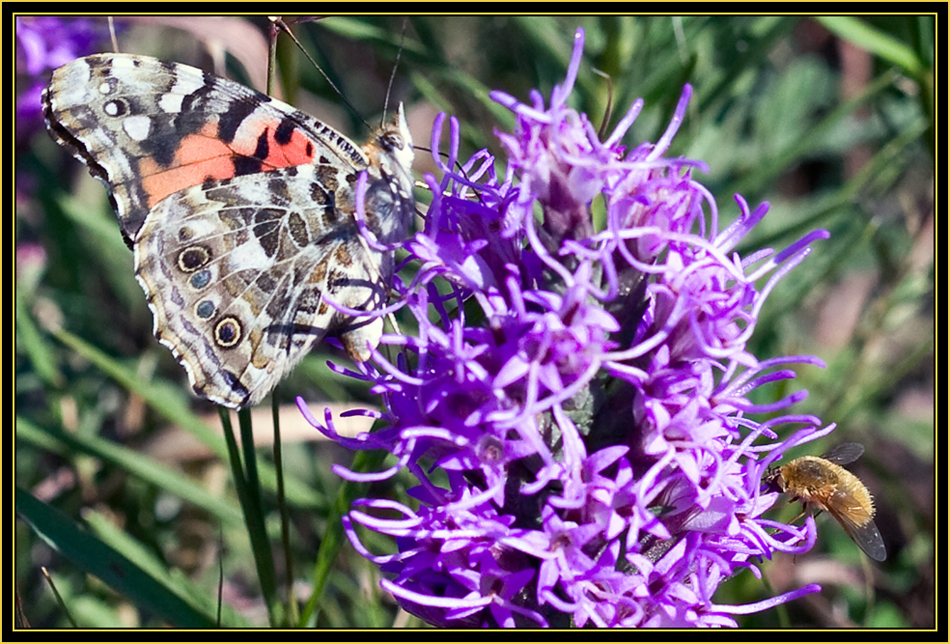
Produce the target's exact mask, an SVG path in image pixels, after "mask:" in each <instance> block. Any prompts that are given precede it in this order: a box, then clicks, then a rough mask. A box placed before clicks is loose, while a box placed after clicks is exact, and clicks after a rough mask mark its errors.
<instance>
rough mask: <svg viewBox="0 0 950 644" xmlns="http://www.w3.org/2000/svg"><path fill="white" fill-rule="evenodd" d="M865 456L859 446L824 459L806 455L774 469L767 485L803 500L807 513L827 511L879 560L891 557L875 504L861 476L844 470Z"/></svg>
mask: <svg viewBox="0 0 950 644" xmlns="http://www.w3.org/2000/svg"><path fill="white" fill-rule="evenodd" d="M863 453H864V447H863V446H862V445H860V444H858V443H844V444H842V445H838V446H837V447H835V448H832V449H831V450H830V451H829V452H828V453H826V454H824V455H823V456H821V457H818V456H802V457H801V458H796V459H794V460H792V461H790V462H788V463H786V464H785V465H782V466H781V467H779V468H775V469H773V470H770V472H769V475H768V477H767V482H769V483H772V484H774V485H777V486H778V489H779V490H781V491H782V492H785V494H787V495H788V496H789V497H790V501H801V502H802V505H803V507H804V509H805V511H808V510H811V509H818V510H819V511H820V510H826V511H827V512H828V513H830V514H831V516H833V517H834V518H835V519H836V520H837V521H838V523H840V524H841V527H843V528H844V529H845V532H847V533H848V536H850V537H851V539H852V540H853V541H854V542H855V543H856V544H858V547H859V548H861V550H863V551H864V553H865V554H866V555H867V556H869V557H870V558H871V559H874V560H875V561H884V559H885V557H886V556H887V553H886V551H885V550H884V541H883V539H881V533H880V532H878V529H877V526H876V525H874V501H873V499H872V498H871V493H870V492H868V489H867V488H866V487H865V486H864V483H862V482H861V479H859V478H858V477H857V476H855V475H854V474H852V473H851V472H849V471H848V470H846V469H844V468H843V467H841V466H842V465H845V464H847V463H852V462H854V461H856V460H857V459H858V458H859V457H860V456H861V454H863Z"/></svg>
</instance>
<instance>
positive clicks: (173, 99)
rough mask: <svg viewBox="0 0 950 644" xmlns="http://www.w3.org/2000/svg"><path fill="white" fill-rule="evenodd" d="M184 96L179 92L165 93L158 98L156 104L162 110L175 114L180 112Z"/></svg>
mask: <svg viewBox="0 0 950 644" xmlns="http://www.w3.org/2000/svg"><path fill="white" fill-rule="evenodd" d="M184 98H185V97H184V96H182V95H181V94H165V95H164V96H162V97H161V98H160V99H158V106H159V107H160V108H161V109H162V111H164V112H169V113H172V114H177V113H179V112H181V103H182V101H183V100H184Z"/></svg>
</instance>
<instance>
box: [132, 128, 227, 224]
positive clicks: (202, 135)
mask: <svg viewBox="0 0 950 644" xmlns="http://www.w3.org/2000/svg"><path fill="white" fill-rule="evenodd" d="M217 129H218V128H217V126H216V125H214V124H212V123H209V124H208V125H206V126H205V127H204V128H202V130H201V132H199V133H198V134H189V135H188V136H186V137H185V138H183V139H182V140H181V144H180V145H179V146H178V150H177V151H176V152H175V160H174V161H173V162H172V164H171V165H170V166H168V168H167V169H165V168H163V167H162V166H159V165H158V164H157V163H155V161H153V160H152V159H149V158H145V159H142V161H141V162H140V163H139V172H141V174H142V188H143V189H144V190H145V193H146V194H147V195H148V205H149V208H151V207H153V206H154V205H155V204H157V203H158V202H159V201H161V200H162V199H164V198H165V197H167V196H168V195H170V194H173V193H175V192H178V191H179V190H184V189H185V188H190V187H191V186H196V185H200V184H201V183H202V182H204V181H205V180H206V179H227V178H229V177H233V176H234V163H233V162H232V161H231V158H232V157H233V156H234V152H233V151H232V150H231V148H229V147H228V146H227V145H225V144H224V143H222V142H221V141H220V140H219V139H218V138H217V137H216V136H215V133H216V132H217Z"/></svg>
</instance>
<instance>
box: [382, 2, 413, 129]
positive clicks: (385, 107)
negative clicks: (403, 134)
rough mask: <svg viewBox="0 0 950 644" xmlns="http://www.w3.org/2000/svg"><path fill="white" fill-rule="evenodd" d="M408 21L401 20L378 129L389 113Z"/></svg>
mask: <svg viewBox="0 0 950 644" xmlns="http://www.w3.org/2000/svg"><path fill="white" fill-rule="evenodd" d="M408 24H409V23H408V20H407V19H406V18H403V19H402V33H401V34H400V35H399V49H398V50H397V51H396V62H395V64H394V65H393V71H392V73H391V74H390V75H389V84H388V85H386V99H385V100H384V101H383V115H382V117H381V118H380V121H379V127H383V125H384V124H385V123H386V112H388V111H389V95H390V93H391V92H392V89H393V83H394V82H395V81H396V70H398V69H399V59H400V58H402V48H403V45H404V44H405V42H406V26H407V25H408Z"/></svg>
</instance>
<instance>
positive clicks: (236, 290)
mask: <svg viewBox="0 0 950 644" xmlns="http://www.w3.org/2000/svg"><path fill="white" fill-rule="evenodd" d="M43 109H44V115H45V117H46V121H47V126H48V128H49V131H50V134H51V135H52V136H53V138H54V139H55V140H56V141H57V142H58V143H59V144H60V145H62V146H64V147H66V148H67V149H68V150H69V151H71V152H72V153H73V155H74V156H75V157H76V158H77V159H79V160H80V161H82V162H83V163H85V164H86V166H87V167H88V169H89V172H90V173H91V174H92V175H93V176H94V177H96V178H97V179H99V180H100V181H102V182H103V183H104V184H105V185H106V187H107V188H108V189H109V192H110V196H111V200H112V203H113V206H114V207H115V210H116V215H117V217H118V219H119V226H120V228H121V230H122V234H123V236H124V237H125V239H126V242H127V243H128V245H129V247H130V248H132V251H133V257H134V265H135V277H136V279H138V281H139V284H140V285H141V286H142V289H143V290H144V291H145V295H146V299H147V301H148V305H149V308H150V309H151V311H152V316H153V320H154V333H155V337H156V338H157V339H158V340H159V342H161V343H162V344H164V345H165V346H167V347H168V348H169V349H171V351H172V353H173V354H174V356H175V358H176V359H177V360H178V362H179V363H181V365H182V367H184V369H185V371H186V373H187V374H188V379H189V381H190V383H191V386H192V389H193V390H194V391H195V393H196V394H198V395H199V396H202V397H204V398H207V399H209V400H212V401H214V402H216V403H218V404H221V405H225V406H228V407H232V408H241V407H244V406H247V405H253V404H256V403H257V402H259V401H260V400H261V398H263V397H264V396H266V395H267V394H268V393H269V392H270V391H271V390H272V389H273V388H274V386H275V385H276V384H277V382H278V381H279V380H280V379H281V378H283V377H284V376H285V375H287V374H288V373H289V372H290V370H291V369H293V367H294V366H295V365H296V364H297V362H299V361H300V359H301V358H302V357H303V356H304V355H306V354H307V353H308V352H309V351H310V349H311V348H313V346H314V345H315V344H316V343H318V342H320V341H321V340H322V339H323V338H324V336H326V335H327V334H335V335H336V336H337V337H339V339H340V341H341V342H342V344H343V347H344V348H345V349H346V351H347V352H348V353H349V354H350V356H352V357H353V358H354V359H357V360H366V359H368V358H369V356H370V347H376V346H377V345H378V344H379V341H380V335H381V333H382V327H383V323H382V319H381V318H380V317H378V316H372V315H367V316H365V317H364V316H354V317H351V316H348V315H344V314H342V313H340V312H339V311H338V310H337V309H336V308H334V307H333V306H331V303H334V304H337V305H341V306H343V307H346V308H348V309H351V310H357V311H366V312H370V311H373V310H375V309H379V308H381V307H382V306H383V305H384V304H385V299H386V295H387V293H388V291H389V287H390V285H391V280H392V272H393V258H392V253H391V252H385V251H380V250H378V247H377V248H371V247H370V246H369V245H368V244H367V243H366V242H365V240H364V239H363V238H362V236H361V233H360V229H359V225H358V222H357V219H356V216H355V213H356V197H357V195H356V183H357V179H358V178H359V176H360V174H361V173H362V172H364V171H365V172H366V173H367V175H368V176H367V178H368V181H367V185H368V188H367V191H366V195H365V208H364V210H365V219H366V225H367V227H368V228H369V230H370V231H372V232H373V233H374V234H375V235H376V237H377V239H379V241H381V242H382V243H383V244H393V243H396V242H399V241H402V240H403V239H405V237H406V236H407V231H408V227H409V225H410V222H411V220H412V217H413V216H414V213H415V204H414V201H413V195H412V186H413V181H412V174H411V166H412V160H413V148H412V138H411V136H410V134H409V129H408V127H407V125H406V119H405V116H404V114H403V109H402V106H400V108H399V112H398V114H397V116H396V119H395V121H394V122H393V123H391V124H390V125H387V126H384V127H382V128H381V129H380V130H379V131H377V132H376V134H375V135H374V136H373V137H372V138H371V139H370V141H369V143H367V144H366V145H364V146H362V147H359V146H357V145H356V144H354V143H353V142H352V141H350V140H349V139H348V138H346V137H345V136H343V135H342V134H340V133H339V132H337V131H336V130H334V129H332V128H330V127H329V126H328V125H326V124H325V123H322V122H320V121H318V120H316V119H314V118H312V117H310V116H308V115H306V114H304V113H302V112H300V111H298V110H296V109H294V108H293V107H291V106H290V105H287V104H285V103H282V102H280V101H278V100H275V99H272V98H271V97H269V96H266V95H264V94H261V93H259V92H256V91H254V90H252V89H250V88H248V87H245V86H243V85H241V84H239V83H235V82H233V81H229V80H225V79H223V78H218V77H215V76H212V75H210V74H206V73H204V72H202V71H201V70H199V69H195V68H194V67H189V66H187V65H180V64H176V63H167V62H163V61H160V60H156V59H154V58H149V57H147V56H133V55H128V54H97V55H94V56H87V57H86V58H80V59H78V60H74V61H72V62H71V63H68V64H66V65H64V66H63V67H60V68H59V69H57V70H56V71H54V72H53V77H52V80H51V81H50V84H49V87H48V88H47V89H46V91H45V92H44V93H43Z"/></svg>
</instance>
